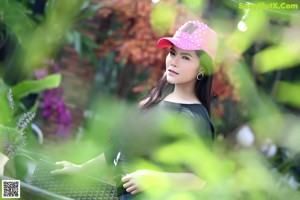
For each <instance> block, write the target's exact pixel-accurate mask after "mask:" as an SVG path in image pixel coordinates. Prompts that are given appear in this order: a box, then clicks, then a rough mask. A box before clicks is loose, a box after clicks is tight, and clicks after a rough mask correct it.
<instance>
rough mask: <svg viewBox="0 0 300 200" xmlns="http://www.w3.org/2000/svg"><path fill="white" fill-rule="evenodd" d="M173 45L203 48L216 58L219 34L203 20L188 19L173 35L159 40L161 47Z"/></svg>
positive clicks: (182, 47)
mask: <svg viewBox="0 0 300 200" xmlns="http://www.w3.org/2000/svg"><path fill="white" fill-rule="evenodd" d="M171 45H175V46H177V47H178V48H180V49H185V50H203V51H205V52H206V53H207V54H208V55H210V57H211V58H212V59H214V58H215V56H216V53H217V50H218V36H217V33H216V32H215V31H213V30H212V29H210V28H209V27H208V26H207V25H206V24H204V23H203V22H199V21H188V22H186V23H185V24H183V25H182V26H181V27H180V28H179V29H178V30H177V31H176V33H175V35H174V36H173V37H164V38H161V39H159V40H158V42H157V46H158V47H159V48H164V47H169V46H171Z"/></svg>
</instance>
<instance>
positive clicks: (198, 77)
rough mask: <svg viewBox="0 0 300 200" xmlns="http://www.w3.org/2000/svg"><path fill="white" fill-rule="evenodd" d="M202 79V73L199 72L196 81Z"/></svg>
mask: <svg viewBox="0 0 300 200" xmlns="http://www.w3.org/2000/svg"><path fill="white" fill-rule="evenodd" d="M203 77H204V73H203V72H200V73H199V74H197V80H198V81H200V80H201V79H203Z"/></svg>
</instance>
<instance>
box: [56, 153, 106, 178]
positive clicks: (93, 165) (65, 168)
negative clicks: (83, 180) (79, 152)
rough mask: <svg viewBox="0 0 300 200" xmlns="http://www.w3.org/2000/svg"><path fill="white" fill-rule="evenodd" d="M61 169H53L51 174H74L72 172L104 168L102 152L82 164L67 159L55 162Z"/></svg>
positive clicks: (104, 161) (104, 162)
mask: <svg viewBox="0 0 300 200" xmlns="http://www.w3.org/2000/svg"><path fill="white" fill-rule="evenodd" d="M55 164H56V165H57V166H60V167H62V168H61V169H56V170H53V171H52V172H51V173H52V174H74V173H86V172H91V171H95V170H104V169H105V167H106V160H105V156H104V153H102V154H100V155H99V156H97V157H95V158H93V159H91V160H89V161H87V162H85V163H82V164H79V165H77V164H74V163H71V162H68V161H60V162H56V163H55Z"/></svg>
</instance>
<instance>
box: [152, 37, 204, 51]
mask: <svg viewBox="0 0 300 200" xmlns="http://www.w3.org/2000/svg"><path fill="white" fill-rule="evenodd" d="M182 40H185V39H183V38H180V41H179V40H178V39H177V38H173V37H164V38H161V39H159V40H158V42H157V47H158V48H165V47H170V46H172V45H175V46H176V47H178V48H180V49H185V50H202V49H201V47H199V46H196V45H194V44H193V43H190V42H189V41H187V40H185V41H184V43H183V42H182ZM186 43H189V45H184V44H186Z"/></svg>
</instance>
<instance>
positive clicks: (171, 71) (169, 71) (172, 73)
mask: <svg viewBox="0 0 300 200" xmlns="http://www.w3.org/2000/svg"><path fill="white" fill-rule="evenodd" d="M168 74H169V75H178V73H177V72H175V71H173V70H171V69H168Z"/></svg>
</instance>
